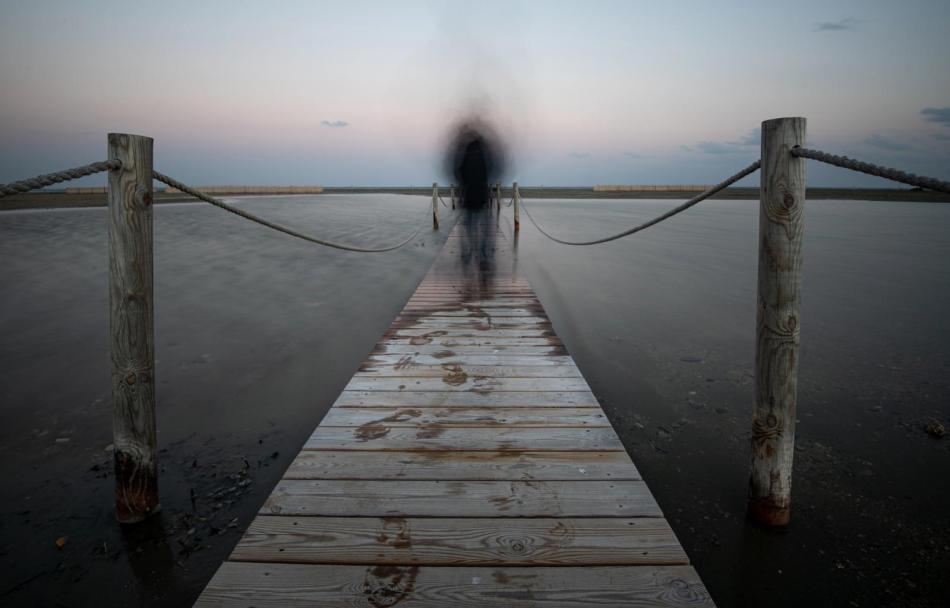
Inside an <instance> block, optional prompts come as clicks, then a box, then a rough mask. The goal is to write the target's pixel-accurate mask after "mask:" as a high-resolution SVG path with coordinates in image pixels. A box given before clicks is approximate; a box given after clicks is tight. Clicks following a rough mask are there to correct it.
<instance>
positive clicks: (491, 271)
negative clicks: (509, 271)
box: [459, 206, 499, 299]
mask: <svg viewBox="0 0 950 608" xmlns="http://www.w3.org/2000/svg"><path fill="white" fill-rule="evenodd" d="M459 236H460V237H461V238H460V239H459V263H460V267H461V273H462V275H463V276H464V277H466V279H467V285H469V286H470V288H471V289H472V290H473V293H472V294H470V295H472V296H477V295H479V293H484V294H487V293H488V292H490V291H491V283H492V281H493V279H495V275H496V270H497V268H496V265H497V262H496V260H495V250H496V249H497V247H498V243H497V239H498V236H499V234H498V223H497V216H496V215H495V213H494V212H493V211H492V210H491V208H490V206H484V207H477V208H471V207H466V208H463V209H462V214H461V216H460V217H459ZM473 299H483V298H481V297H475V298H473Z"/></svg>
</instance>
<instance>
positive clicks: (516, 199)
mask: <svg viewBox="0 0 950 608" xmlns="http://www.w3.org/2000/svg"><path fill="white" fill-rule="evenodd" d="M511 190H512V192H511V200H512V203H511V205H512V207H514V210H515V232H518V231H519V230H521V211H520V209H519V207H520V206H521V192H519V191H518V182H515V183H514V185H512V187H511Z"/></svg>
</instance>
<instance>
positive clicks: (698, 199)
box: [521, 160, 762, 245]
mask: <svg viewBox="0 0 950 608" xmlns="http://www.w3.org/2000/svg"><path fill="white" fill-rule="evenodd" d="M761 164H762V163H761V161H758V160H757V161H755V162H754V163H752V164H751V165H749V166H748V167H746V168H745V169H743V170H742V171H739V172H738V173H736V174H735V175H733V176H732V177H729V178H727V179H725V180H724V181H722V182H719V183H718V184H716V185H715V186H713V187H712V188H709V189H708V190H706V191H704V192H702V193H701V194H699V195H697V196H694V197H693V198H691V199H689V200H688V201H686V202H685V203H683V204H682V205H680V206H679V207H674V208H673V209H670V210H669V211H667V212H666V213H664V214H663V215H660V216H658V217H655V218H653V219H652V220H650V221H648V222H644V223H643V224H640V225H639V226H634V227H633V228H630V229H629V230H624V231H623V232H620V233H617V234H614V235H612V236H607V237H604V238H602V239H597V240H594V241H564V240H561V239H559V238H557V237H555V236H551V235H550V234H548V233H547V232H545V231H544V230H543V229H542V228H541V227H540V226H538V223H537V222H536V221H534V217H532V216H531V212H530V211H529V210H528V205H526V204H525V198H524V196H522V197H521V208H522V209H524V212H525V214H526V215H527V216H528V219H529V220H531V223H532V224H534V227H535V228H537V229H538V232H540V233H541V234H543V235H544V236H546V237H548V238H549V239H551V240H552V241H554V242H556V243H561V244H562V245H598V244H600V243H607V242H610V241H615V240H617V239H619V238H623V237H625V236H630V235H631V234H634V233H636V232H640V231H641V230H646V229H647V228H649V227H650V226H655V225H656V224H659V223H660V222H662V221H663V220H667V219H669V218H671V217H673V216H674V215H676V214H678V213H682V212H683V211H686V210H687V209H689V208H690V207H692V206H693V205H696V204H697V203H699V202H701V201H704V200H706V199H707V198H709V197H710V196H712V195H714V194H716V193H717V192H719V191H720V190H724V189H725V188H726V187H728V186H731V185H732V184H734V183H736V182H737V181H739V180H740V179H742V178H743V177H746V176H747V175H751V174H752V173H754V172H755V171H757V170H758V168H759V167H760V166H761Z"/></svg>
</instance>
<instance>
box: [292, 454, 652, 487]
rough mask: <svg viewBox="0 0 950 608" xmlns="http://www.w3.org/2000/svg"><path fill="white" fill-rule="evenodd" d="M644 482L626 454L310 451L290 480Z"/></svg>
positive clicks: (297, 461) (294, 468) (295, 464)
mask: <svg viewBox="0 0 950 608" xmlns="http://www.w3.org/2000/svg"><path fill="white" fill-rule="evenodd" d="M357 478H359V479H406V480H409V479H427V480H445V479H451V480H456V481H458V480H466V479H469V480H482V481H492V480H499V481H518V480H520V481H525V480H535V479H540V480H562V481H567V480H580V479H593V480H608V479H628V480H638V479H640V473H639V472H638V471H637V469H636V467H635V466H634V464H633V462H632V461H631V460H630V456H629V455H627V453H626V452H617V451H613V452H512V451H505V452H488V451H475V452H470V451H463V450H449V451H445V452H436V451H428V452H395V451H386V452H383V451H376V452H358V451H353V450H339V451H332V450H324V451H307V450H304V451H302V452H300V454H298V455H297V458H295V459H294V461H293V462H292V463H291V465H290V468H289V469H287V472H286V473H285V474H284V479H357Z"/></svg>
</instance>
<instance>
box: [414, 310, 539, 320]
mask: <svg viewBox="0 0 950 608" xmlns="http://www.w3.org/2000/svg"><path fill="white" fill-rule="evenodd" d="M540 312H541V310H540V309H531V308H496V309H493V310H492V311H491V313H490V314H489V313H488V312H485V311H484V309H482V310H481V311H476V310H472V309H465V308H463V309H459V310H433V311H432V312H422V311H415V312H408V313H406V314H405V315H402V316H400V317H397V318H396V320H397V321H399V320H402V319H404V318H409V319H412V318H416V317H419V316H420V315H430V316H433V317H452V318H463V319H484V318H489V317H537V316H539V313H540Z"/></svg>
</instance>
